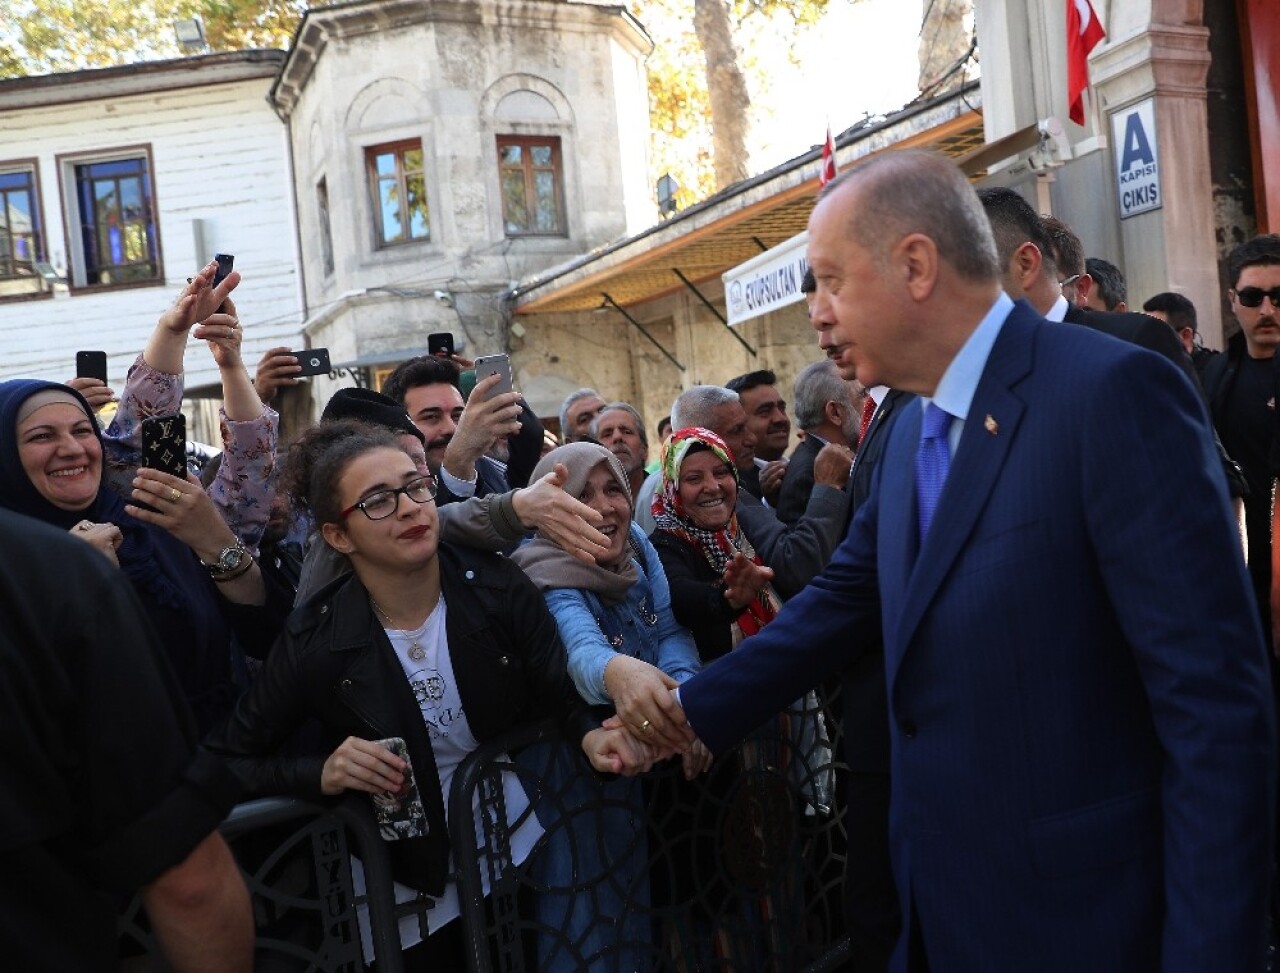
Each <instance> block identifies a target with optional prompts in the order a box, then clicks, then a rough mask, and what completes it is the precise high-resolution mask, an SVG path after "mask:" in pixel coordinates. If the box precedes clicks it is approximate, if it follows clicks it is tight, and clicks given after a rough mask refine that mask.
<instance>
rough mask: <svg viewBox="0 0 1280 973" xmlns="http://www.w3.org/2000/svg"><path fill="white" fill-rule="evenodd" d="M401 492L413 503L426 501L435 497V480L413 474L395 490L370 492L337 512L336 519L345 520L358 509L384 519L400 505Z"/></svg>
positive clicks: (375, 518) (371, 516)
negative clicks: (413, 475)
mask: <svg viewBox="0 0 1280 973" xmlns="http://www.w3.org/2000/svg"><path fill="white" fill-rule="evenodd" d="M402 493H403V494H404V495H405V496H406V497H408V498H409V499H410V500H412V501H413V502H414V503H426V502H427V501H428V500H434V499H435V498H436V481H435V479H434V478H432V477H429V476H415V477H414V478H413V479H412V480H410V481H409V482H408V483H406V484H405V485H404V486H402V487H399V488H397V489H395V490H379V491H378V492H377V493H371V494H369V495H368V496H367V497H365V498H364V499H363V500H359V501H357V502H356V503H353V504H352V505H351V506H350V507H348V508H347V509H346V510H344V511H342V513H340V514H338V519H339V520H346V519H347V518H348V517H350V516H351V515H352V514H353V513H355V512H356V511H357V510H359V511H361V512H362V513H363V514H364V515H365V516H366V517H368V518H369V519H370V520H386V519H387V518H388V517H390V516H391V515H392V514H393V513H395V512H396V508H397V507H399V506H400V494H402Z"/></svg>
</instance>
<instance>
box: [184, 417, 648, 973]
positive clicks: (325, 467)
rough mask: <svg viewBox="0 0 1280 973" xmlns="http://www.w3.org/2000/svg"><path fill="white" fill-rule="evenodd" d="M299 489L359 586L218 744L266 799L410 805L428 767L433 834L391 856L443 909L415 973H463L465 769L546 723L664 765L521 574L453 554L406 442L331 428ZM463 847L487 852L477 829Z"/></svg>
mask: <svg viewBox="0 0 1280 973" xmlns="http://www.w3.org/2000/svg"><path fill="white" fill-rule="evenodd" d="M285 479H286V483H288V484H289V488H290V490H291V492H292V493H293V495H294V498H295V500H297V501H298V502H299V503H301V504H304V505H305V506H306V508H307V509H308V510H309V511H310V513H311V514H312V516H313V517H314V521H315V523H316V524H317V525H319V527H320V532H321V536H322V537H323V538H324V542H325V543H326V544H328V545H329V546H330V547H332V548H333V549H334V550H335V551H338V552H340V553H342V554H345V555H346V556H347V558H348V559H349V560H350V562H351V565H352V568H353V574H352V575H349V576H346V577H343V578H341V579H339V580H337V581H335V582H333V583H332V584H331V585H329V586H327V587H325V588H322V589H321V590H320V591H319V592H317V594H316V595H315V597H313V598H312V599H311V600H309V601H308V602H307V603H306V604H305V605H303V606H302V607H300V608H298V609H297V610H296V611H295V612H294V614H293V615H292V616H291V617H290V620H289V624H288V625H287V628H286V633H285V635H284V636H283V637H282V639H281V641H280V643H279V644H277V646H276V647H275V649H274V650H273V651H272V653H271V655H270V657H269V658H268V660H267V664H266V666H265V667H264V669H263V671H262V673H261V674H260V675H259V676H258V678H257V679H256V680H255V682H254V684H253V686H252V688H251V689H250V691H249V692H248V693H247V694H246V695H245V696H244V697H243V698H242V699H241V700H240V702H239V703H238V704H237V706H236V709H235V711H234V713H233V714H232V717H231V719H230V721H229V722H228V724H227V726H226V728H225V729H224V730H222V731H221V732H220V733H218V734H215V736H214V737H213V738H212V739H211V740H210V741H209V746H210V748H211V749H213V750H214V751H215V752H216V753H220V754H222V755H223V756H225V757H227V758H228V760H229V761H230V763H231V765H232V766H233V768H234V769H235V770H236V771H237V773H239V774H240V776H241V777H242V778H243V779H244V780H245V782H246V783H247V785H248V786H249V788H250V789H251V790H252V791H253V793H254V794H255V795H256V796H261V795H264V794H281V793H288V794H293V795H296V796H302V797H306V798H309V799H311V800H315V801H324V800H327V799H332V798H336V797H338V796H340V795H342V796H344V797H345V798H346V799H353V798H354V799H357V800H366V799H367V798H365V796H364V794H361V793H359V792H365V793H367V794H370V795H388V794H389V795H396V794H397V793H400V792H401V791H402V789H404V788H405V787H406V784H407V778H408V773H407V772H408V770H409V769H410V765H411V767H412V774H413V778H414V780H415V781H416V784H417V789H418V794H419V796H420V798H421V808H420V809H417V808H416V806H414V807H415V810H417V815H416V816H417V817H418V818H419V820H418V821H417V822H415V824H414V826H412V827H411V828H410V829H409V831H410V836H407V837H402V838H400V839H399V840H396V841H395V842H394V845H393V847H392V848H391V849H390V850H391V857H392V861H393V870H394V871H395V874H396V877H397V879H398V880H399V881H401V882H403V883H405V885H407V886H409V887H411V888H412V889H415V890H418V891H421V892H423V893H426V894H427V895H428V896H431V897H433V898H434V899H435V900H436V901H435V903H434V905H433V907H432V908H431V909H430V911H429V912H428V913H427V921H428V924H429V928H430V931H431V935H430V936H429V937H428V939H427V940H426V941H425V942H423V943H422V945H420V946H418V947H417V948H416V949H415V950H413V951H412V953H413V956H412V959H411V960H410V965H409V966H408V968H412V969H417V968H419V966H420V965H421V966H422V967H423V968H428V967H429V968H433V969H462V968H463V962H464V961H463V955H464V944H465V940H464V935H463V933H462V931H461V930H460V929H459V928H458V927H459V926H460V923H458V922H454V921H452V920H453V919H455V918H456V917H457V916H458V914H459V908H458V903H457V896H456V890H455V889H454V887H453V882H452V881H451V865H450V841H449V823H448V821H447V818H446V811H445V809H446V806H447V804H448V795H449V787H450V783H451V781H452V777H453V773H454V770H455V769H456V768H457V767H458V765H459V764H461V763H462V761H463V760H465V759H466V757H467V756H468V755H469V754H470V753H471V752H472V751H473V750H475V749H476V748H477V747H479V746H480V745H481V744H482V743H483V742H485V741H486V740H490V739H492V738H494V737H496V736H497V735H499V734H500V733H502V732H503V731H505V730H508V729H510V728H512V727H514V726H516V725H518V724H520V723H523V722H526V721H529V720H536V719H540V718H543V717H547V716H554V717H557V718H558V720H559V722H560V724H561V727H562V730H563V732H564V733H565V734H566V735H567V736H568V737H569V738H570V739H572V740H574V741H580V742H581V745H582V747H583V750H584V751H585V753H586V755H587V757H588V759H589V760H590V762H591V765H592V766H593V767H594V768H596V769H597V770H602V771H612V772H620V773H628V774H629V773H636V772H639V771H642V770H645V769H647V768H648V766H649V763H650V762H651V759H652V758H651V754H650V752H649V751H648V749H647V748H646V747H645V746H644V745H642V744H637V743H635V742H634V741H632V740H631V738H630V737H629V736H628V735H627V734H626V733H625V731H621V730H604V729H601V728H600V726H599V722H598V720H597V719H593V717H592V715H591V714H590V712H589V711H588V709H587V706H586V704H585V703H584V702H583V701H582V699H581V697H579V696H578V694H577V692H576V690H575V689H574V686H573V683H572V681H571V680H570V678H569V676H568V673H567V672H566V664H565V655H564V648H563V646H562V645H561V643H560V639H559V636H558V635H557V633H556V625H555V621H554V620H553V619H552V617H551V615H550V613H549V612H548V611H547V609H546V605H545V604H544V602H543V600H542V597H541V595H540V594H539V593H538V591H537V589H536V588H534V586H533V584H532V583H531V582H530V581H529V579H528V578H526V577H525V576H524V574H522V573H521V571H520V570H519V569H518V568H517V567H516V566H515V565H514V564H512V563H511V562H510V561H507V560H505V559H504V558H502V557H499V556H498V555H495V554H489V553H485V552H479V551H473V550H469V549H454V548H451V547H449V546H447V545H442V544H440V543H439V530H438V528H439V521H438V517H437V513H436V508H435V504H434V503H433V502H432V501H433V500H434V497H435V483H434V480H433V479H432V478H431V477H430V476H424V475H423V474H422V473H421V472H420V471H419V469H418V468H417V467H416V466H415V465H414V462H413V460H411V459H410V458H409V456H408V455H407V454H406V453H405V452H404V451H403V450H402V449H401V447H400V445H399V444H398V442H397V439H396V437H395V434H394V433H391V432H389V431H386V430H381V429H377V428H373V427H369V426H365V425H362V424H360V423H354V422H334V423H326V424H322V425H320V426H318V427H316V428H314V429H312V430H311V431H310V432H309V433H307V434H305V435H304V436H303V437H302V438H301V439H300V440H299V441H298V442H297V443H295V444H294V446H293V447H292V449H291V450H290V452H289V459H288V466H287V467H286V471H285ZM308 719H315V720H317V721H318V722H319V723H320V724H321V726H322V727H323V735H324V746H323V748H322V749H321V751H320V752H317V753H315V754H313V755H310V756H296V755H288V756H286V755H284V754H282V753H281V752H280V748H281V746H282V744H284V743H285V741H286V740H288V739H289V738H290V737H291V736H292V734H293V732H294V731H295V730H296V729H297V728H298V727H299V726H301V725H302V724H303V723H304V722H305V721H307V720H308ZM393 737H399V738H402V739H403V740H404V742H405V749H404V751H403V752H406V753H407V756H408V763H407V764H406V761H404V760H402V759H401V758H400V757H398V756H396V755H395V753H393V752H392V751H391V750H390V749H388V748H387V747H385V746H382V745H380V744H379V743H378V742H376V741H379V740H385V739H387V738H393ZM504 791H505V805H506V810H507V821H508V825H509V827H510V832H511V845H512V860H513V861H515V862H517V863H518V862H520V861H521V860H523V858H524V856H525V855H527V854H528V852H529V850H530V848H531V847H532V845H533V843H534V842H535V841H536V839H537V837H538V836H539V834H540V833H541V829H540V827H539V826H538V824H537V819H536V818H535V816H534V815H533V814H532V812H531V811H530V810H529V801H528V798H527V796H526V795H525V794H524V792H523V790H522V788H521V787H520V784H519V782H518V781H517V780H516V779H515V777H514V776H511V775H506V776H504ZM415 832H425V833H415ZM462 833H465V834H467V835H468V839H470V837H471V829H470V827H469V826H468V825H463V826H462ZM416 920H417V917H416V916H413V917H410V920H409V923H408V925H410V926H412V927H414V928H416V926H417V921H416ZM402 936H403V930H402ZM402 941H403V940H402ZM406 959H407V960H408V959H409V954H406Z"/></svg>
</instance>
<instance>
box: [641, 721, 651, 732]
mask: <svg viewBox="0 0 1280 973" xmlns="http://www.w3.org/2000/svg"><path fill="white" fill-rule="evenodd" d="M652 729H653V724H652V723H650V722H649V721H648V720H645V721H644V722H643V723H641V724H640V732H641V733H648V732H649V731H650V730H652Z"/></svg>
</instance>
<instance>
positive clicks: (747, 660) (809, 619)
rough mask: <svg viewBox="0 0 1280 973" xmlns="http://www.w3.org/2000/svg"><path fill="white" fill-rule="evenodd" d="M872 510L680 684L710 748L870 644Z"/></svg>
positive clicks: (873, 618)
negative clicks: (820, 567)
mask: <svg viewBox="0 0 1280 973" xmlns="http://www.w3.org/2000/svg"><path fill="white" fill-rule="evenodd" d="M876 510H877V504H876V502H875V499H874V497H873V499H872V500H871V501H869V502H868V503H867V504H866V505H865V506H864V507H863V508H862V510H861V511H859V513H858V516H857V518H856V519H855V520H854V522H853V526H852V527H851V528H850V530H849V534H848V536H847V537H846V538H845V539H844V542H843V543H842V544H841V545H840V547H839V549H838V550H837V551H836V554H835V557H834V558H832V560H831V563H830V564H828V565H827V567H826V570H824V571H823V572H822V573H821V574H820V575H818V576H817V577H816V578H814V579H813V581H812V582H811V583H810V584H809V585H808V587H806V588H805V589H804V590H803V591H801V592H800V593H799V594H798V595H797V596H796V597H795V598H793V599H791V600H790V601H788V602H787V603H786V605H785V606H783V609H782V611H781V612H780V613H779V614H778V617H777V618H775V619H774V620H773V621H772V622H770V623H769V624H768V625H767V626H765V628H764V630H763V631H761V632H760V633H759V634H758V635H754V636H752V637H751V638H749V639H746V640H745V641H743V642H742V644H741V645H739V646H738V647H737V648H736V649H735V650H734V651H733V652H731V653H730V654H729V655H727V656H725V657H723V658H721V659H718V660H717V661H716V662H715V663H713V664H712V665H710V666H708V667H707V668H706V669H703V670H702V672H700V673H699V674H698V675H696V676H694V677H693V678H692V679H690V680H689V681H688V682H686V683H684V684H683V685H682V686H681V687H680V702H681V705H682V706H683V707H684V710H685V713H686V714H687V715H688V717H689V723H690V724H691V725H692V726H693V729H694V732H695V733H697V735H698V737H699V738H700V739H701V740H702V742H703V743H705V744H706V745H707V746H708V747H709V748H710V749H711V750H712V752H714V753H723V752H724V751H725V750H726V749H728V748H729V747H731V746H732V745H733V744H735V743H737V742H738V741H739V740H741V739H742V738H743V737H745V736H746V735H747V734H748V733H750V732H751V731H752V730H754V729H755V728H756V727H757V726H760V725H761V724H762V723H764V722H765V721H766V720H767V719H769V717H771V716H773V715H774V714H775V713H778V712H780V711H781V710H783V709H785V708H786V707H787V706H788V705H789V704H790V703H792V702H793V701H795V700H796V699H798V698H799V697H800V696H802V695H804V693H805V692H807V691H808V690H809V689H812V688H813V687H814V686H815V685H817V684H818V683H819V682H820V681H822V680H823V679H824V678H826V677H827V676H829V675H830V674H831V673H833V672H835V671H836V670H837V669H840V668H841V667H843V666H845V665H847V664H848V663H849V662H850V661H851V660H852V659H853V658H854V656H855V655H856V654H858V653H860V652H864V651H867V650H869V649H872V648H875V647H876V646H877V645H878V643H879V640H880V597H879V592H878V590H877V586H876V570H875V523H876V515H877V514H876Z"/></svg>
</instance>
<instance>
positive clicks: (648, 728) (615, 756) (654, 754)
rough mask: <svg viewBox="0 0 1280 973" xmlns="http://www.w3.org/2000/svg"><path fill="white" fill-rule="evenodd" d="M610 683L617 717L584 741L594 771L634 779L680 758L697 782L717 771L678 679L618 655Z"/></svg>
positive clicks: (688, 775)
mask: <svg viewBox="0 0 1280 973" xmlns="http://www.w3.org/2000/svg"><path fill="white" fill-rule="evenodd" d="M604 681H605V689H606V691H607V692H608V694H609V695H610V696H611V697H612V699H613V701H614V705H615V706H616V708H617V712H616V714H615V715H613V716H611V717H609V718H608V719H607V720H605V721H604V723H603V724H602V725H601V727H600V729H598V730H592V731H591V732H590V733H588V734H587V735H586V737H584V738H583V741H582V749H583V751H584V752H585V753H586V755H587V759H588V760H590V761H591V766H592V767H594V768H595V769H596V770H599V771H602V772H605V773H614V774H622V775H623V776H624V777H632V776H634V775H636V774H643V773H645V772H646V771H648V770H649V769H650V768H652V767H653V765H654V764H655V763H657V762H658V761H660V760H667V759H668V758H670V757H674V756H675V755H676V754H679V755H680V758H681V762H682V763H683V764H684V775H685V778H686V779H688V780H692V779H693V778H694V777H696V776H698V774H701V773H704V772H705V771H706V770H707V768H709V767H710V766H711V760H712V755H711V751H710V750H708V749H707V748H706V746H704V745H703V743H702V741H701V740H699V739H698V738H697V737H696V736H695V735H694V733H693V729H692V727H690V726H689V721H688V720H687V719H686V718H685V715H684V710H683V709H682V708H681V706H680V701H679V699H678V698H677V696H676V686H677V683H676V681H675V680H674V679H672V678H671V677H670V676H668V675H667V674H666V673H664V672H662V670H660V669H658V668H657V667H655V666H652V665H650V664H649V663H647V662H643V661H641V660H640V659H635V658H632V657H630V656H625V655H618V656H615V657H614V658H613V659H611V660H610V661H609V664H608V665H607V666H606V667H605V672H604Z"/></svg>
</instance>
